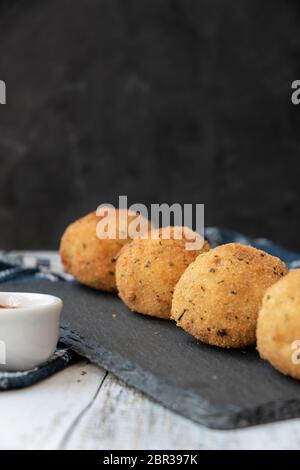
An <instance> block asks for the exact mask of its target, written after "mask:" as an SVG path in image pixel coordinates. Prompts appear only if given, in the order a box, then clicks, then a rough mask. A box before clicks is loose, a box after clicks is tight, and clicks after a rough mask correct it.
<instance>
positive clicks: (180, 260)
mask: <svg viewBox="0 0 300 470" xmlns="http://www.w3.org/2000/svg"><path fill="white" fill-rule="evenodd" d="M185 230H186V229H185V228H182V227H180V228H179V227H166V228H164V229H159V230H155V231H153V232H152V236H151V238H149V239H147V240H145V239H136V240H133V241H132V242H131V243H129V244H128V245H126V246H124V247H123V248H122V250H121V252H120V255H119V256H118V260H117V264H116V280H117V287H118V291H119V296H120V297H121V299H122V300H123V302H124V303H125V304H126V305H127V306H128V307H129V308H130V309H131V310H132V311H135V312H139V313H142V314H144V315H150V316H154V317H159V318H164V319H169V318H170V310H171V302H172V295H173V290H174V287H175V285H176V283H177V281H178V279H179V278H180V276H181V274H182V273H183V271H184V270H185V269H186V268H187V266H188V265H189V264H190V263H191V262H192V261H193V260H194V259H195V258H196V257H197V256H198V255H199V253H202V252H204V251H208V250H209V244H208V242H206V241H204V240H203V239H201V244H200V245H199V248H198V249H196V250H191V249H186V243H187V241H188V240H191V239H193V237H195V235H196V234H195V232H192V231H191V230H188V232H185ZM168 231H169V236H168ZM182 231H183V233H182V237H181V239H175V238H176V237H177V235H176V234H178V233H179V232H182ZM187 234H188V235H187ZM196 236H198V234H197V235H196ZM167 237H168V238H167Z"/></svg>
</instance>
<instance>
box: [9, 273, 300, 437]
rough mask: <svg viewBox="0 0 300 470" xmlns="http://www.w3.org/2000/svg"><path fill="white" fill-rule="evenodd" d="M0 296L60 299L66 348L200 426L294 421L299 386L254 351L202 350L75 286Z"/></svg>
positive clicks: (34, 287) (36, 286)
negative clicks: (41, 295) (38, 294)
mask: <svg viewBox="0 0 300 470" xmlns="http://www.w3.org/2000/svg"><path fill="white" fill-rule="evenodd" d="M2 289H3V290H5V291H19V292H30V291H33V292H44V293H49V294H54V295H58V296H60V297H61V298H62V299H63V301H64V310H63V316H62V329H61V339H62V341H63V342H64V343H65V344H67V345H69V346H71V347H72V349H73V350H75V351H76V352H78V353H79V354H81V355H83V356H85V357H87V358H88V359H90V360H91V361H92V362H94V363H96V364H98V365H101V366H103V367H105V368H106V369H107V370H109V371H111V372H113V373H114V374H115V375H116V376H118V377H120V378H121V379H123V380H124V381H125V382H126V383H128V384H129V385H132V386H134V387H136V388H138V389H139V390H142V391H143V392H145V393H146V394H147V395H149V396H151V397H153V398H154V399H155V400H157V401H158V402H159V403H162V404H163V405H165V406H167V407H168V408H170V409H172V410H174V411H176V412H178V413H180V414H182V415H183V416H186V417H187V418H190V419H192V420H194V421H196V422H198V423H201V424H204V425H206V426H209V427H211V428H217V429H234V428H239V427H245V426H250V425H255V424H260V423H267V422H271V421H276V420H281V419H287V418H295V417H297V416H300V383H298V382H297V381H294V380H292V379H290V378H288V377H285V376H283V375H281V374H279V373H278V372H277V371H276V370H274V369H273V368H272V367H271V366H270V365H269V364H268V363H266V362H264V361H262V360H261V359H259V357H258V354H257V352H256V351H255V349H254V348H251V349H246V350H243V351H242V350H223V349H218V348H215V347H211V346H207V345H204V344H200V343H198V342H197V341H196V340H195V339H194V338H193V337H192V336H190V335H188V334H186V333H185V332H184V331H182V330H181V329H179V328H177V327H176V326H175V324H174V323H173V322H169V321H163V320H158V319H154V318H148V317H145V316H143V315H139V314H135V313H132V312H130V311H129V310H128V309H127V308H126V306H125V305H124V304H123V303H122V302H121V301H120V300H119V299H118V297H117V296H114V295H111V294H105V293H101V292H96V291H93V290H91V289H88V288H85V287H83V286H80V285H79V284H77V283H75V282H74V283H73V282H65V281H57V282H49V281H37V280H31V281H26V282H8V283H5V284H3V285H2Z"/></svg>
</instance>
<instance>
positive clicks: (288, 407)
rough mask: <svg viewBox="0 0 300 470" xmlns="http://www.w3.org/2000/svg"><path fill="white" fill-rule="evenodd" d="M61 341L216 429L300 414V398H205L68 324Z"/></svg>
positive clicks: (262, 422)
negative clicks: (224, 401) (221, 401)
mask: <svg viewBox="0 0 300 470" xmlns="http://www.w3.org/2000/svg"><path fill="white" fill-rule="evenodd" d="M61 341H62V342H64V344H65V345H66V346H69V347H71V348H72V349H73V350H74V351H75V352H77V353H78V354H80V355H83V356H84V357H86V358H87V359H89V360H90V361H91V362H93V363H94V364H97V365H98V366H100V367H103V368H104V369H106V370H108V371H109V372H111V373H113V374H114V375H115V376H116V377H118V378H120V379H122V380H123V381H124V382H125V383H126V384H127V385H129V386H132V387H135V388H136V389H138V390H140V391H141V392H143V393H145V394H146V395H148V396H150V397H151V398H152V399H154V400H155V401H156V402H158V403H159V404H163V405H164V406H166V407H167V408H169V409H171V410H172V411H175V412H176V413H178V414H180V415H182V416H184V417H186V418H188V419H191V420H192V421H195V422H196V423H199V424H202V425H204V426H207V427H209V428H212V429H222V430H229V429H237V428H244V427H248V426H255V425H258V424H266V423H271V422H274V421H281V420H286V419H291V418H297V417H300V399H299V400H298V399H293V400H285V401H274V402H269V403H265V404H263V405H261V406H256V407H248V408H245V407H243V408H242V407H237V406H235V405H230V404H228V405H222V406H217V405H213V404H211V403H209V402H208V401H207V400H204V399H201V397H200V396H199V395H198V394H195V393H193V392H191V391H189V392H187V391H186V390H184V389H182V388H179V387H176V386H174V385H173V384H170V383H168V382H166V381H164V380H160V379H158V378H156V377H155V376H153V374H150V373H149V372H146V371H144V370H143V369H141V368H140V367H139V366H137V365H136V364H134V363H132V362H131V361H129V360H128V359H125V358H124V357H122V356H120V355H119V354H118V353H114V352H112V351H109V350H107V349H106V348H103V347H102V346H101V345H99V344H97V343H95V342H93V341H91V340H88V339H87V338H84V337H82V336H81V335H79V334H78V333H77V332H75V331H74V330H71V329H70V328H69V327H68V326H66V325H62V326H61ZM87 349H88V350H89V352H87Z"/></svg>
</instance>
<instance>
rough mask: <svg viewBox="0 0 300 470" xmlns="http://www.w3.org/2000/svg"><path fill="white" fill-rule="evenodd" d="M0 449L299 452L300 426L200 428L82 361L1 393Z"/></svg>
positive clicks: (298, 422)
mask: <svg viewBox="0 0 300 470" xmlns="http://www.w3.org/2000/svg"><path fill="white" fill-rule="evenodd" d="M0 417H1V418H0V420H1V429H0V448H1V449H108V450H110V449H112V450H113V449H122V450H130V449H168V450H173V449H184V450H189V449H197V450H201V449H299V448H300V432H299V431H300V420H299V419H296V420H289V421H283V422H280V423H274V424H268V425H262V426H256V427H252V428H246V429H241V430H236V431H216V430H211V429H208V428H205V427H203V426H200V425H198V424H195V423H193V422H191V421H189V420H187V419H185V418H183V417H181V416H179V415H176V414H175V413H173V412H171V411H169V410H167V409H165V408H164V407H162V406H161V405H158V404H157V403H154V402H153V401H152V400H150V399H148V398H147V397H146V396H145V395H143V394H142V393H140V392H138V391H136V390H134V389H133V388H130V387H127V386H126V385H125V384H124V383H123V382H121V381H119V380H118V379H116V378H115V377H114V376H113V375H111V374H110V373H107V372H106V371H105V370H104V369H101V368H99V367H97V366H94V365H92V364H90V363H88V362H86V361H81V362H80V363H77V364H75V365H72V366H70V367H69V368H67V369H65V370H64V371H62V372H59V373H58V374H56V375H54V376H53V377H50V378H49V379H46V380H44V381H43V382H40V383H38V384H36V385H34V386H32V387H30V388H26V389H22V390H16V391H7V392H0Z"/></svg>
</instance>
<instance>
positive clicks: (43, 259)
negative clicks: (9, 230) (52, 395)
mask: <svg viewBox="0 0 300 470" xmlns="http://www.w3.org/2000/svg"><path fill="white" fill-rule="evenodd" d="M205 236H206V238H207V239H208V240H209V242H210V244H211V246H212V247H215V246H217V245H220V244H223V243H230V242H239V243H243V244H249V245H252V246H255V247H256V248H259V249H262V250H264V251H266V252H268V253H270V254H272V255H274V256H278V257H279V258H281V259H282V260H283V261H284V262H285V263H286V264H287V265H288V267H289V268H290V269H293V268H297V267H300V255H299V254H297V253H294V252H292V251H289V250H287V249H285V248H283V247H281V246H279V245H277V244H275V243H273V242H271V241H269V240H267V239H264V238H250V237H247V236H245V235H242V234H239V233H236V232H232V231H230V230H227V229H220V228H216V227H208V228H206V231H205ZM33 278H36V279H48V280H49V282H55V281H61V280H64V281H66V282H68V281H69V280H71V279H72V278H71V277H70V276H68V275H66V274H64V273H63V271H62V268H61V266H60V265H59V260H58V254H57V253H52V254H49V252H48V253H47V252H45V253H44V254H43V252H39V253H38V254H35V253H34V252H31V253H30V255H29V254H28V253H18V254H14V253H7V252H6V253H2V254H1V255H0V282H7V281H11V280H14V281H16V280H19V281H20V282H26V280H27V279H30V280H32V279H33ZM76 360H78V356H77V354H76V353H74V352H73V351H72V350H71V349H69V348H66V347H64V346H63V345H59V347H58V348H57V350H56V352H55V353H54V355H53V357H52V358H51V359H50V360H49V361H48V362H47V363H46V364H43V365H41V366H40V367H37V368H35V369H32V370H29V371H25V372H0V390H9V389H16V388H22V387H27V386H29V385H32V384H34V383H36V382H39V381H40V380H42V379H44V378H46V377H49V376H51V375H52V374H54V373H55V372H58V371H60V370H62V369H64V368H65V367H67V366H68V365H69V364H71V363H73V362H75V361H76Z"/></svg>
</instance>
